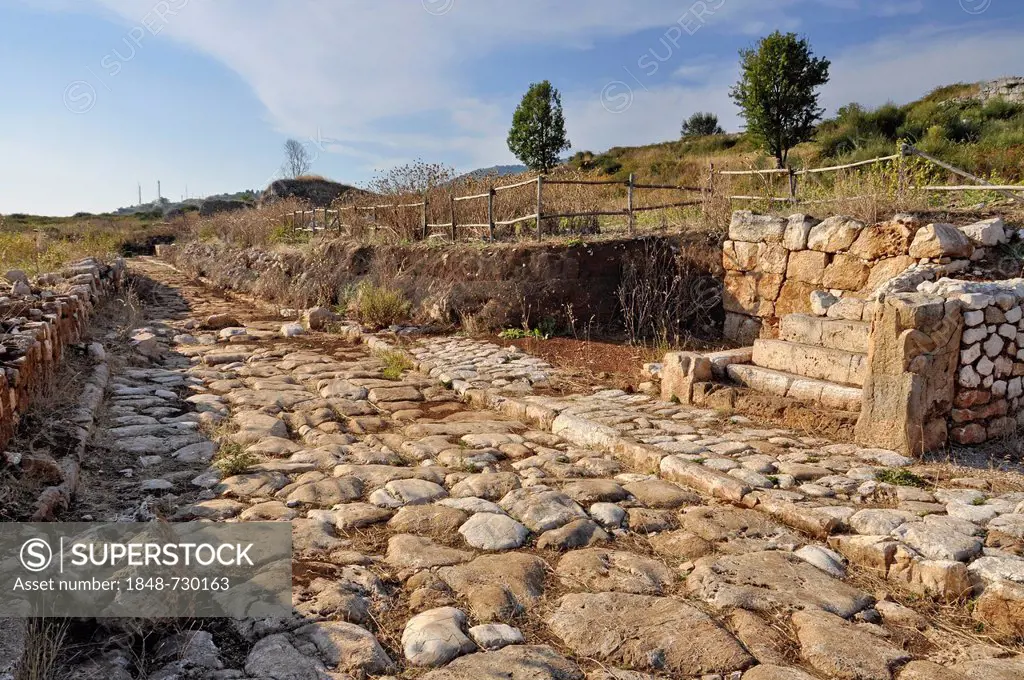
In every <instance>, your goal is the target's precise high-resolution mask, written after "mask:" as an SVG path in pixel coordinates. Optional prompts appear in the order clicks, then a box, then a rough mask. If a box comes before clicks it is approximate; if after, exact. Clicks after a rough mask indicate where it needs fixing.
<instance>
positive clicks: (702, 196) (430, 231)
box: [289, 144, 1024, 242]
mask: <svg viewBox="0 0 1024 680" xmlns="http://www.w3.org/2000/svg"><path fill="white" fill-rule="evenodd" d="M911 156H917V157H920V158H923V159H925V160H926V161H928V162H930V163H932V164H934V165H936V166H938V167H940V168H942V169H944V170H946V171H948V172H951V173H953V174H955V175H957V176H959V177H963V178H964V179H967V180H969V181H971V182H973V184H969V185H948V186H920V187H910V188H913V189H914V190H919V191H925V192H955V191H968V190H979V189H981V190H987V191H994V192H999V193H1000V194H1002V195H1004V196H1007V197H1009V198H1011V199H1013V200H1014V201H1017V202H1021V203H1024V197H1021V196H1019V195H1018V193H1019V192H1024V186H1016V185H995V184H992V183H991V182H988V181H987V180H985V179H983V178H981V177H977V176H975V175H972V174H971V173H968V172H966V171H964V170H961V169H959V168H956V167H954V166H952V165H949V164H948V163H945V162H943V161H941V160H939V159H938V158H935V157H934V156H931V155H929V154H927V153H925V152H923V151H920V150H919V149H916V148H915V147H913V146H912V145H910V144H905V145H904V146H903V148H902V149H901V151H900V153H897V154H892V155H890V156H882V157H879V158H871V159H868V160H863V161H857V162H855V163H846V164H844V165H833V166H827V167H821V168H807V169H802V170H795V169H793V168H773V169H765V170H716V169H715V168H714V165H713V164H712V165H711V166H710V168H709V174H708V178H707V184H706V185H705V186H684V185H674V184H644V183H639V182H637V181H636V177H635V175H632V174H631V175H630V176H629V178H628V179H627V180H625V181H621V180H577V179H557V178H552V177H547V176H545V175H540V176H538V177H534V178H531V179H527V180H522V181H519V182H514V183H512V184H506V185H501V186H491V187H489V188H488V190H487V191H485V192H481V193H476V194H472V195H468V196H455V195H450V196H446V197H444V198H441V199H438V198H434V199H433V200H431V196H430V195H424V196H423V197H422V200H420V201H415V202H410V203H385V204H378V205H366V206H361V205H346V206H339V207H336V208H314V209H312V210H302V211H296V212H294V213H291V215H290V219H289V226H290V227H291V228H293V229H297V230H304V231H311V232H316V231H323V230H337V231H339V232H343V231H345V230H349V231H352V230H353V229H354V228H355V226H356V222H357V220H355V219H354V218H355V217H357V216H362V217H363V220H362V223H363V224H364V225H368V226H369V228H370V229H372V230H373V231H374V232H377V231H380V230H392V231H395V232H398V227H397V226H396V225H397V223H398V216H399V214H400V211H413V210H416V211H418V216H417V217H418V226H417V227H416V229H414V232H415V233H414V234H410V236H412V237H413V238H415V239H418V240H426V239H428V238H431V237H440V236H443V237H447V238H450V239H451V240H452V241H453V242H454V241H457V240H458V238H459V230H460V229H463V230H465V229H474V230H479V231H482V230H486V237H485V238H486V239H487V240H492V241H493V240H494V239H495V232H496V230H497V229H498V228H499V227H513V226H516V225H519V224H521V223H525V222H533V223H534V236H535V238H536V240H538V241H539V240H541V239H542V238H543V236H544V224H545V221H548V223H550V222H551V221H553V220H562V219H573V218H586V217H594V218H600V217H622V218H624V219H625V221H626V224H627V230H628V232H629V234H630V235H633V234H635V233H636V216H637V214H638V213H643V212H649V211H657V210H669V209H673V208H686V207H693V206H702V207H703V206H705V205H706V203H707V201H708V200H710V199H712V198H715V197H716V196H722V194H721V193H720V192H722V191H723V188H722V187H721V186H720V184H721V183H720V182H718V181H717V180H716V178H719V177H739V176H757V177H762V178H763V177H771V176H774V175H785V176H786V177H787V179H788V192H787V195H785V196H774V195H770V194H767V193H766V194H765V195H760V196H758V195H734V194H730V193H728V192H725V194H724V198H725V199H727V200H729V201H766V202H768V203H788V204H794V205H795V204H805V205H806V204H814V203H829V202H835V201H837V200H851V199H857V198H870V196H855V197H844V198H843V199H819V200H812V199H805V198H801V197H800V189H801V186H802V183H803V178H806V177H812V176H816V175H821V174H823V173H836V172H840V171H843V170H850V169H855V168H862V167H866V166H869V165H876V164H880V163H887V162H892V161H895V160H898V159H900V158H904V157H911ZM531 185H535V186H536V199H535V202H533V204H534V205H533V207H534V209H533V210H532V211H530V212H527V213H525V214H518V215H511V216H508V217H507V219H498V218H497V212H496V210H495V198H496V197H497V196H498V194H500V193H502V192H506V191H512V190H515V189H521V188H523V187H527V186H531ZM558 185H563V186H564V185H580V186H590V187H596V186H622V187H625V190H626V191H625V204H624V205H623V207H622V208H618V209H614V208H613V209H608V208H606V209H602V210H586V211H576V212H558V211H553V212H545V210H544V208H545V201H544V198H545V191H544V190H545V187H552V186H558ZM901 186H904V180H902V179H901ZM642 191H671V192H675V193H678V194H680V198H681V200H678V201H675V200H673V201H670V202H667V203H659V204H656V205H638V204H637V202H636V197H637V196H638V192H642ZM695 194H696V195H697V197H695V198H688V197H689V196H693V195H695ZM476 201H486V208H487V210H486V215H487V221H486V222H471V221H466V222H460V221H459V206H460V204H468V203H471V202H476ZM439 204H440V205H441V208H442V212H443V214H445V215H446V216H447V220H446V221H444V222H436V221H435V222H431V221H430V220H429V216H430V210H429V209H430V207H431V206H434V207H435V208H436V206H437V205H439ZM445 204H446V205H445ZM388 215H391V216H392V217H393V218H394V221H395V224H394V225H390V224H388V222H387V220H386V219H381V218H382V216H383V217H386V216H388ZM346 216H350V217H349V218H346Z"/></svg>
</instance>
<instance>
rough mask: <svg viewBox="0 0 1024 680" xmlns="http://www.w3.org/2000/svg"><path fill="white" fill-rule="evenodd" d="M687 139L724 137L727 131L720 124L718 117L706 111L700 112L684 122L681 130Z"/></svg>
mask: <svg viewBox="0 0 1024 680" xmlns="http://www.w3.org/2000/svg"><path fill="white" fill-rule="evenodd" d="M681 134H682V136H683V137H684V138H685V137H706V136H708V135H724V134H725V130H723V129H722V126H721V125H719V124H718V116H716V115H715V114H713V113H707V112H705V111H698V112H697V113H695V114H693V115H692V116H690V117H689V118H687V119H686V120H684V121H683V128H682V130H681Z"/></svg>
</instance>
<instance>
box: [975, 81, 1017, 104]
mask: <svg viewBox="0 0 1024 680" xmlns="http://www.w3.org/2000/svg"><path fill="white" fill-rule="evenodd" d="M978 99H980V100H981V101H982V103H984V104H987V103H988V102H990V101H991V100H993V99H1003V100H1005V101H1008V102H1010V103H1012V104H1024V78H1000V79H998V80H992V81H989V82H987V83H982V84H981V90H980V91H979V92H978Z"/></svg>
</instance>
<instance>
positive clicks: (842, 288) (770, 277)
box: [723, 210, 969, 343]
mask: <svg viewBox="0 0 1024 680" xmlns="http://www.w3.org/2000/svg"><path fill="white" fill-rule="evenodd" d="M921 226H922V225H921V224H920V222H917V221H916V220H914V219H913V218H910V217H902V216H897V217H896V218H894V219H893V220H891V221H889V222H884V223H881V224H877V225H873V226H870V227H869V226H866V225H865V224H863V223H862V222H858V221H857V220H855V219H853V218H850V217H844V216H835V217H830V218H828V219H826V220H824V221H821V222H819V221H818V220H816V219H814V218H813V217H810V216H808V215H802V214H798V215H793V216H791V217H789V218H788V219H787V218H782V217H773V216H768V215H756V214H754V213H751V212H750V211H746V210H740V211H737V212H735V213H734V214H733V218H732V223H731V224H730V227H729V240H728V241H726V242H725V244H724V245H723V264H724V266H725V269H726V275H725V299H724V306H725V311H726V313H727V314H726V322H725V335H726V337H727V338H729V339H732V340H735V341H737V342H742V343H747V342H750V341H751V340H753V339H754V338H757V337H775V334H776V330H777V325H778V319H779V318H781V317H783V316H785V315H786V314H794V313H809V312H811V311H812V302H811V293H813V292H815V291H824V292H826V293H828V294H829V295H831V296H833V297H834V298H837V299H847V300H851V301H860V300H864V299H865V298H867V297H869V296H870V294H871V293H872V292H873V291H874V290H875V289H876V288H877V287H878V286H879V285H881V284H882V283H884V282H885V281H887V280H889V279H890V278H892V277H894V276H896V275H897V274H899V273H900V272H902V271H903V270H904V269H906V268H907V267H908V266H910V265H912V264H914V263H915V262H917V261H918V258H915V257H913V256H912V255H911V253H910V250H911V245H912V244H913V241H914V237H915V235H916V234H917V231H918V230H919V229H920V227H921ZM965 242H966V239H965ZM967 245H969V244H967ZM834 301H835V300H829V299H828V298H827V297H825V298H824V299H823V300H822V302H826V303H827V302H834ZM872 312H873V309H872V308H871V307H870V306H868V307H866V308H865V307H864V305H862V304H858V303H857V302H850V303H847V304H844V305H841V306H837V307H835V308H834V309H832V310H830V312H829V314H828V315H829V316H831V317H835V318H848V319H850V320H855V321H860V320H864V321H867V320H870V319H871V314H872Z"/></svg>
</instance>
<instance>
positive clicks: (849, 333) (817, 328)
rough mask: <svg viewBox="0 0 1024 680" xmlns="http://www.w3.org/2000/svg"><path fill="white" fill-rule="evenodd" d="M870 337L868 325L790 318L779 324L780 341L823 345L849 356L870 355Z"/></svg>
mask: <svg viewBox="0 0 1024 680" xmlns="http://www.w3.org/2000/svg"><path fill="white" fill-rule="evenodd" d="M870 337H871V324H870V323H867V322H865V321H847V320H845V319H829V318H823V317H820V316H811V315H809V314H790V315H788V316H784V317H783V318H782V321H781V322H780V324H779V339H780V340H788V341H790V342H799V343H802V344H804V345H820V346H822V347H828V348H831V349H841V350H844V351H846V352H859V353H862V354H867V351H868V341H869V339H870Z"/></svg>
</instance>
